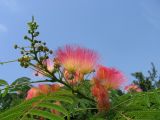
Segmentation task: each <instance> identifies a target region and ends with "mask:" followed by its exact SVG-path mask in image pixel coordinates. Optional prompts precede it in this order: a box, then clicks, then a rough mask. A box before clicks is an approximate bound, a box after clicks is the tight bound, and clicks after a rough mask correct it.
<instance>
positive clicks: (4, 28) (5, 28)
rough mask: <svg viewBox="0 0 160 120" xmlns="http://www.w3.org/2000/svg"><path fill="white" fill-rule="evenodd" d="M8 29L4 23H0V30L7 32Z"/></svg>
mask: <svg viewBox="0 0 160 120" xmlns="http://www.w3.org/2000/svg"><path fill="white" fill-rule="evenodd" d="M7 31H8V29H7V27H6V26H5V25H3V24H0V32H7Z"/></svg>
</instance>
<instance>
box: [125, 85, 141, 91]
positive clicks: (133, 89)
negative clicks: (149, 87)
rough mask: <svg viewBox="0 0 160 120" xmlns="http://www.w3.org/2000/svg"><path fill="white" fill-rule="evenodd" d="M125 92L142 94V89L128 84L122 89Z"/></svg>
mask: <svg viewBox="0 0 160 120" xmlns="http://www.w3.org/2000/svg"><path fill="white" fill-rule="evenodd" d="M124 89H125V90H126V91H127V92H142V89H141V88H139V87H138V85H135V84H130V85H128V86H126V87H125V88H124Z"/></svg>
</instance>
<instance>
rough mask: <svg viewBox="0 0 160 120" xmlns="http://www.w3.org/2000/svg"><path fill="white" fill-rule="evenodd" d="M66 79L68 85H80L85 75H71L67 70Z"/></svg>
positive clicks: (77, 73) (76, 73)
mask: <svg viewBox="0 0 160 120" xmlns="http://www.w3.org/2000/svg"><path fill="white" fill-rule="evenodd" d="M64 78H65V80H66V82H67V83H69V84H71V85H77V84H78V83H80V82H81V81H82V80H83V78H84V75H83V74H81V73H80V72H74V73H70V72H68V71H67V70H65V71H64Z"/></svg>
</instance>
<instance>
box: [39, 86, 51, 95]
mask: <svg viewBox="0 0 160 120" xmlns="http://www.w3.org/2000/svg"><path fill="white" fill-rule="evenodd" d="M38 88H39V89H40V91H41V92H42V93H43V94H48V93H50V92H51V87H50V85H47V84H41V85H39V86H38Z"/></svg>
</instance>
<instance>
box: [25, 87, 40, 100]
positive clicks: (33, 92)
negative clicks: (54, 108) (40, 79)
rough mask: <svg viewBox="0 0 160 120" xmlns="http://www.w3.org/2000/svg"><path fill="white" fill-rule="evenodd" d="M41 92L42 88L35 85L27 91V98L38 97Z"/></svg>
mask: <svg viewBox="0 0 160 120" xmlns="http://www.w3.org/2000/svg"><path fill="white" fill-rule="evenodd" d="M40 94H41V90H40V89H38V88H36V87H33V88H31V89H30V90H29V91H28V92H27V97H26V100H29V99H32V98H34V97H37V96H39V95H40Z"/></svg>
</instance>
